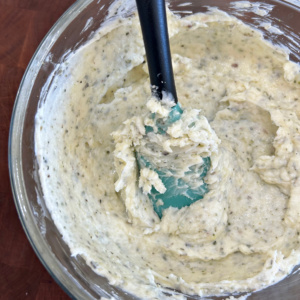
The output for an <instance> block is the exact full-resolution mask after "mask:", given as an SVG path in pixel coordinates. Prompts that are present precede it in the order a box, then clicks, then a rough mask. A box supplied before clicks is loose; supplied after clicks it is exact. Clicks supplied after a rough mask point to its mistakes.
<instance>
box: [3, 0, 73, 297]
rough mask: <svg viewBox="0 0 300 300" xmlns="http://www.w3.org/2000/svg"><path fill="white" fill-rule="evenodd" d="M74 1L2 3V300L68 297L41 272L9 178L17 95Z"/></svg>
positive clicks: (25, 0)
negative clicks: (10, 138) (29, 68)
mask: <svg viewBox="0 0 300 300" xmlns="http://www.w3.org/2000/svg"><path fill="white" fill-rule="evenodd" d="M74 2H75V1H74V0H0V20H1V22H0V299H1V300H2V299H3V300H6V299H8V300H10V299H12V300H16V299H44V300H48V299H49V300H52V299H55V300H56V299H62V300H64V299H69V297H68V296H67V295H66V294H65V293H64V291H63V290H62V289H61V288H60V287H59V286H58V285H57V284H56V282H55V281H54V280H53V279H52V278H51V276H50V275H49V274H48V272H47V271H46V270H45V268H44V267H43V265H42V264H41V262H40V261H39V259H38V258H37V256H36V255H35V253H34V251H33V249H32V248H31V246H30V244H29V242H28V240H27V238H26V235H25V233H24V231H23V229H22V226H21V223H20V221H19V218H18V215H17V212H16V208H15V205H14V202H13V196H12V192H11V189H10V184H9V175H8V160H7V157H8V151H7V145H8V132H9V124H10V118H11V113H12V109H13V105H14V100H15V97H16V93H17V90H18V87H19V84H20V81H21V78H22V76H23V74H24V71H25V69H26V66H27V65H28V62H29V61H30V59H31V57H32V55H33V53H34V51H35V49H36V48H37V47H38V45H39V43H40V42H41V40H42V39H43V37H44V36H45V34H46V33H47V32H48V31H49V29H50V28H51V27H52V25H53V24H54V23H55V21H56V20H57V19H58V18H59V17H60V16H61V15H62V13H63V12H64V11H65V10H66V9H67V8H68V7H69V6H70V5H71V4H72V3H74Z"/></svg>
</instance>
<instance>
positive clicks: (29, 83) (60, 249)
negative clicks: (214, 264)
mask: <svg viewBox="0 0 300 300" xmlns="http://www.w3.org/2000/svg"><path fill="white" fill-rule="evenodd" d="M234 2H236V1H227V0H189V1H188V2H186V1H185V0H171V1H170V8H171V10H173V11H174V12H175V13H177V14H180V15H182V16H184V15H187V14H190V13H196V12H203V11H206V10H207V6H213V7H217V8H219V9H221V10H223V11H225V12H227V13H229V14H231V15H233V16H235V17H237V18H239V19H241V20H243V21H244V22H245V23H246V24H249V25H251V26H253V27H255V28H258V29H259V30H261V31H262V32H263V34H264V36H265V38H266V39H268V40H270V41H272V42H273V43H274V44H276V45H280V46H284V47H285V48H287V49H289V50H290V58H291V60H293V61H295V62H299V61H300V54H299V51H300V47H299V42H300V10H299V8H300V2H299V1H297V0H289V1H276V0H262V1H260V2H259V3H260V4H259V7H260V8H261V9H262V10H261V12H259V11H258V10H257V9H258V6H256V4H257V2H256V1H250V2H251V3H252V4H254V6H253V5H252V6H251V7H249V5H247V3H246V2H244V4H243V3H242V4H240V5H234ZM112 3H113V0H94V1H92V0H88V1H87V0H81V1H77V2H76V3H75V4H74V5H73V6H72V7H70V9H68V10H67V11H66V12H65V14H64V15H63V16H62V17H61V18H60V19H59V20H58V22H57V23H56V24H55V25H54V26H53V28H52V29H51V30H50V32H49V33H48V34H47V36H46V37H45V39H44V40H43V42H42V43H41V45H40V46H39V48H38V49H37V51H36V53H35V55H34V56H33V58H32V60H31V62H30V64H29V66H28V68H27V70H26V73H25V75H24V77H23V80H22V82H21V85H20V88H19V91H18V94H17V97H16V102H15V106H14V111H13V115H12V120H11V127H10V138H9V170H10V179H11V186H12V191H13V195H14V200H15V205H16V207H17V211H18V214H19V217H20V219H21V222H22V225H23V228H24V230H25V232H26V234H27V237H28V239H29V241H30V243H31V245H32V247H33V248H34V250H35V252H36V254H37V255H38V257H39V258H40V260H41V262H42V263H43V264H44V266H45V267H46V269H47V270H48V271H49V273H50V274H51V275H52V276H53V278H54V279H55V280H56V281H57V282H58V283H59V284H60V286H61V287H62V288H63V289H64V290H65V291H66V293H67V294H68V295H69V296H70V297H72V298H76V299H99V298H100V297H107V298H111V297H114V298H115V299H137V298H136V297H134V296H132V295H129V294H128V293H126V292H124V291H122V290H121V289H119V288H117V287H114V286H112V285H110V284H109V283H108V281H107V280H106V279H105V278H103V277H100V276H98V275H97V274H95V273H94V272H93V271H92V270H91V269H90V268H89V267H88V266H87V265H86V264H85V262H84V260H83V259H82V258H80V257H72V256H71V255H70V251H69V249H68V246H67V245H66V244H65V243H64V241H63V239H62V237H61V235H60V233H59V232H58V230H57V228H56V227H55V225H54V223H53V221H52V219H51V216H50V214H49V212H48V210H47V207H46V206H45V203H44V199H43V192H42V189H41V185H40V182H39V178H38V175H37V161H36V157H35V154H34V117H35V114H36V111H37V107H38V105H39V101H42V100H43V99H45V96H46V95H47V90H48V88H49V86H50V85H51V76H53V75H55V72H54V74H53V71H54V70H55V66H56V65H57V64H60V63H62V62H63V61H64V58H65V55H66V53H69V52H70V51H73V50H76V49H77V48H78V47H80V46H81V45H82V44H84V43H85V42H86V41H87V40H88V39H89V38H90V37H91V36H92V34H93V32H95V31H96V30H97V29H98V28H99V27H100V26H101V24H102V23H103V22H104V20H105V19H106V18H107V12H108V8H109V6H110V5H111V4H112ZM132 3H133V1H132ZM133 8H134V4H132V5H131V7H126V9H124V12H123V13H124V14H127V15H130V13H131V11H132V9H133ZM271 8H272V9H271ZM264 10H265V11H268V10H270V12H269V13H268V14H267V15H264V13H263V11H264ZM268 24H269V25H270V24H271V25H272V26H273V27H271V30H270V27H269V26H268ZM272 28H273V29H272ZM49 79H50V80H49ZM187 298H188V299H199V297H196V296H188V297H187ZM223 298H224V297H215V299H223ZM225 298H226V297H225ZM248 299H272V300H276V299H286V300H289V299H290V300H291V299H300V278H299V273H298V272H297V269H295V271H294V272H293V273H292V274H291V275H290V276H288V277H287V278H286V279H284V280H283V281H281V282H279V283H278V284H276V285H274V286H271V287H269V288H266V289H264V290H262V291H259V292H256V293H254V294H252V295H251V296H250V297H249V298H248Z"/></svg>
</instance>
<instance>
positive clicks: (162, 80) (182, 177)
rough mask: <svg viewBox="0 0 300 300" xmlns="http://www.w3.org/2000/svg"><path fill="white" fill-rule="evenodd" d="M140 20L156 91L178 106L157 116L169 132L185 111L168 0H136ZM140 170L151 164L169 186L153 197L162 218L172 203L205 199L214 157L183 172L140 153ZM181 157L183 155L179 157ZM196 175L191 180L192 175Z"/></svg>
mask: <svg viewBox="0 0 300 300" xmlns="http://www.w3.org/2000/svg"><path fill="white" fill-rule="evenodd" d="M136 3H137V8H138V13H139V18H140V24H141V28H142V33H143V38H144V44H145V50H146V56H147V62H148V69H149V76H150V83H151V91H152V95H153V96H155V97H156V98H157V99H160V100H161V99H162V98H163V94H164V93H166V94H168V95H171V96H169V97H168V98H170V99H172V101H174V106H173V107H172V109H171V112H170V114H169V116H168V118H163V119H156V127H157V129H158V130H157V133H156V134H162V135H167V129H168V127H169V126H170V125H171V124H173V123H174V122H176V121H178V120H179V119H180V118H181V114H182V113H183V111H182V109H181V107H180V104H179V103H178V100H177V93H176V88H175V81H174V76H173V68H172V61H171V54H170V45H169V36H168V29H167V18H166V9H165V1H164V0H136ZM152 131H153V129H152V128H151V127H148V126H147V127H146V134H153V132H152ZM136 158H137V162H138V167H139V170H141V169H143V168H148V169H151V170H153V171H155V172H156V173H157V174H158V176H159V178H160V180H161V181H162V183H163V184H164V186H165V188H166V190H165V192H164V193H160V192H158V191H157V190H156V189H155V188H154V187H152V190H151V192H150V194H148V196H149V199H150V200H151V201H152V203H153V208H154V210H155V212H156V213H157V215H158V216H159V217H160V218H161V217H162V215H163V211H164V210H165V209H167V208H169V207H175V208H179V209H180V208H182V207H184V206H188V205H191V204H192V203H193V202H195V201H197V200H199V199H202V198H203V196H204V195H205V194H206V193H207V192H208V186H207V184H206V183H205V182H204V181H203V178H204V177H205V176H206V174H207V172H208V170H209V168H210V158H209V157H204V158H202V160H201V162H200V163H199V161H198V162H197V163H196V164H195V165H191V166H190V168H189V170H186V172H184V173H182V172H179V170H178V169H177V167H176V164H175V166H173V164H170V165H169V166H165V165H163V166H162V165H161V164H159V163H157V162H155V161H154V160H153V159H151V157H147V154H145V153H139V152H137V153H136ZM177 159H180V157H179V158H177ZM191 178H193V180H192V182H193V184H191V182H190V181H189V179H191Z"/></svg>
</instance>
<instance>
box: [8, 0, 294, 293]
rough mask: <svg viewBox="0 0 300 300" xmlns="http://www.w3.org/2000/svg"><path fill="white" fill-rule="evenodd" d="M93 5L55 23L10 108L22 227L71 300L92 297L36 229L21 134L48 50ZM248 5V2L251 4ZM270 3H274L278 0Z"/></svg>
mask: <svg viewBox="0 0 300 300" xmlns="http://www.w3.org/2000/svg"><path fill="white" fill-rule="evenodd" d="M93 1H95V0H77V1H75V2H74V3H73V4H72V5H71V6H70V7H69V8H68V9H67V10H66V11H65V12H64V13H63V14H62V15H61V16H60V18H59V19H58V20H57V21H56V22H55V23H54V25H53V26H52V27H51V28H50V30H49V31H48V32H47V34H46V35H45V36H44V38H43V39H42V41H41V42H40V44H39V46H38V47H37V49H36V50H35V52H34V54H33V56H32V58H31V60H30V62H29V63H28V66H27V67H26V70H25V72H24V74H23V76H22V79H21V82H20V85H19V88H18V91H17V94H16V97H15V102H14V105H13V110H12V115H11V120H10V127H9V137H8V170H9V178H10V185H11V190H12V194H13V199H14V204H15V206H16V210H17V213H18V217H19V219H20V222H21V225H22V227H23V230H24V232H25V234H26V236H27V239H28V241H29V242H30V245H31V247H32V248H33V250H34V252H35V254H36V255H37V257H38V258H39V260H40V262H41V263H42V264H43V266H44V267H45V269H46V270H47V272H48V273H49V274H50V276H51V277H52V278H53V279H54V280H55V282H56V283H57V284H58V285H59V286H60V287H61V288H62V289H63V291H64V292H65V293H66V294H67V295H68V296H69V297H70V298H71V299H87V298H91V294H89V293H88V292H87V291H86V290H83V289H82V288H80V286H79V285H78V284H76V283H77V281H76V279H75V278H74V277H72V275H70V274H69V273H68V272H67V271H66V270H65V268H64V267H63V265H62V264H61V263H60V262H59V261H58V260H57V259H56V257H55V256H54V254H53V253H52V251H51V248H50V246H49V245H48V244H47V242H46V241H45V239H44V237H43V235H42V233H41V231H40V230H39V229H38V227H37V225H36V223H35V221H34V215H33V212H32V210H31V208H30V206H29V203H28V202H27V201H26V199H28V198H27V193H26V188H25V184H24V175H23V166H22V134H23V129H24V120H25V116H26V115H25V114H24V113H23V112H24V111H25V108H26V106H27V104H28V101H29V99H30V94H31V91H32V83H33V82H34V81H35V79H36V77H37V75H38V71H39V70H40V68H41V66H42V63H43V62H44V60H45V58H46V56H47V55H48V52H49V50H50V49H51V47H52V46H53V44H54V43H55V41H56V40H57V38H58V37H59V36H60V35H61V34H62V33H63V32H64V30H65V29H66V28H67V27H68V25H69V24H70V23H71V22H72V21H73V20H74V19H75V18H76V17H77V16H78V15H79V14H80V13H81V11H82V10H83V9H84V8H85V7H86V6H88V5H89V4H91V3H92V2H93ZM98 1H100V0H98ZM170 1H171V0H167V2H170ZM249 1H250V2H251V1H252V0H249ZM273 1H274V2H277V1H278V0H273ZM281 2H283V3H285V4H286V5H289V6H292V7H295V8H297V9H299V8H300V2H297V0H281ZM59 270H60V271H61V270H63V273H59Z"/></svg>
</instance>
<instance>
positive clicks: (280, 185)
mask: <svg viewBox="0 0 300 300" xmlns="http://www.w3.org/2000/svg"><path fill="white" fill-rule="evenodd" d="M169 28H170V35H171V41H170V42H171V50H172V57H173V67H174V73H175V81H176V87H177V92H178V99H179V102H180V103H181V105H182V108H183V110H184V111H185V112H186V116H183V117H182V119H181V121H180V122H181V123H180V122H179V123H174V124H173V125H172V126H171V127H170V128H169V130H170V131H169V132H168V135H167V138H166V140H164V141H163V142H162V145H163V148H164V150H165V151H167V152H168V153H171V152H172V150H174V149H175V148H176V147H177V148H178V147H179V146H178V145H180V147H182V148H183V149H188V148H189V147H190V146H191V147H192V145H194V143H195V141H196V142H197V143H198V145H199V144H201V145H204V146H203V147H204V148H202V149H201V147H200V148H199V147H198V148H197V151H198V152H197V151H196V152H194V154H197V153H198V154H200V155H199V156H198V155H194V158H195V159H201V153H200V152H201V151H202V150H203V151H207V153H208V154H209V156H211V157H212V168H211V170H210V172H209V173H208V175H207V176H206V178H205V182H206V183H207V184H208V185H209V192H208V193H207V194H206V195H205V197H204V198H203V199H201V200H199V201H197V202H195V203H193V204H192V205H191V206H190V207H184V208H182V209H180V210H178V209H175V208H169V209H167V210H166V211H165V214H164V215H163V217H162V219H161V220H160V219H159V218H158V217H157V216H156V214H155V213H154V211H153V208H152V206H151V203H150V202H149V200H148V198H147V193H148V192H149V191H150V189H151V187H152V186H155V187H156V188H157V190H160V191H161V192H163V190H164V188H165V187H164V186H163V185H161V182H159V178H157V177H156V175H155V174H156V173H155V172H153V171H152V172H151V170H148V169H144V170H142V172H141V178H138V175H137V171H136V161H135V157H134V155H133V152H132V151H133V149H132V147H133V146H134V147H135V146H136V145H137V144H139V143H142V142H143V138H142V137H143V134H144V130H145V125H147V124H148V125H149V124H150V125H152V126H155V124H153V123H151V120H150V119H149V118H148V119H147V118H146V117H143V116H146V115H147V113H148V111H149V109H150V111H154V110H155V112H156V113H160V114H164V113H165V112H164V111H163V109H166V108H165V107H164V106H160V105H159V104H158V103H157V102H155V101H154V100H150V102H149V99H150V98H151V97H150V83H149V78H148V74H147V66H146V63H145V53H144V48H143V40H142V36H141V32H140V28H139V23H138V18H137V16H133V17H130V18H127V19H119V20H116V21H115V22H112V23H110V25H109V26H107V27H105V28H103V29H102V30H100V31H99V33H98V34H97V35H96V36H95V38H94V39H93V40H92V41H90V42H89V43H88V44H87V45H86V46H84V47H82V48H81V49H79V50H78V51H76V53H74V54H72V55H70V56H69V57H68V59H67V61H66V62H65V63H63V64H62V65H61V67H60V70H59V72H57V73H56V75H55V76H54V78H53V82H52V85H51V88H50V91H49V93H48V95H47V99H46V101H45V102H44V103H41V105H40V107H39V109H38V112H37V115H36V130H35V151H36V156H37V159H38V163H39V175H40V180H41V184H42V188H43V193H44V197H45V201H46V204H47V207H48V209H49V211H50V212H51V215H52V218H53V220H54V222H55V224H56V226H57V228H58V229H59V231H60V232H61V234H62V236H63V238H64V240H65V242H66V243H67V244H68V245H69V247H70V250H71V253H72V255H74V256H76V255H80V256H82V257H83V258H84V259H85V260H86V262H87V264H89V265H90V266H91V267H92V269H93V270H94V271H95V272H97V273H99V274H101V275H104V276H106V277H107V278H108V280H109V281H110V283H111V284H113V285H118V286H120V287H122V288H123V289H125V290H126V291H128V292H130V293H133V294H135V295H137V296H139V297H141V298H144V299H165V298H167V297H168V296H167V295H166V294H165V293H164V292H167V293H168V294H169V295H170V293H171V290H170V289H176V290H177V291H180V292H183V293H187V294H192V295H193V294H196V295H200V296H202V295H217V294H225V293H235V292H249V291H254V290H258V289H261V288H264V287H266V286H268V285H271V284H274V283H276V282H278V281H279V280H281V279H282V278H284V277H285V276H286V275H287V274H289V273H290V272H291V271H292V269H293V267H294V266H296V265H297V264H298V263H299V262H300V246H299V232H300V205H299V200H300V199H299V197H300V196H299V195H300V179H299V170H300V159H299V151H300V149H299V147H300V135H299V130H300V122H299V119H298V116H299V115H300V101H299V97H300V95H299V91H300V90H299V87H300V77H299V68H298V66H297V65H295V64H293V63H292V62H290V61H289V60H288V58H287V55H286V54H285V53H283V52H282V51H280V50H278V49H276V48H275V47H273V46H272V45H270V44H269V43H267V42H266V41H264V40H263V38H262V36H261V34H260V33H259V32H257V31H255V30H253V29H252V28H250V27H247V26H246V25H244V24H243V23H241V22H240V21H238V20H236V19H235V18H232V17H230V16H228V15H226V14H224V13H222V12H218V11H213V12H208V13H206V14H197V15H191V16H188V17H186V18H183V19H180V18H178V17H176V16H174V15H172V14H169ZM151 101H152V102H151ZM153 101H154V102H153ZM147 103H148V108H147ZM196 115H197V118H196V119H197V122H198V121H199V122H200V123H201V124H200V123H199V124H198V125H199V126H198V125H197V124H196V123H194V124H193V125H195V124H196V125H197V126H198V127H195V128H197V130H196V131H195V130H194V131H193V128H194V127H193V126H190V127H189V125H191V124H192V123H193V122H194V121H193V122H190V123H189V121H187V123H184V122H185V120H187V119H189V120H191V119H193V118H194V119H195V116H196ZM200 115H201V117H199V116H200ZM149 122H150V123H149ZM191 141H192V142H193V143H192V142H191ZM180 147H179V148H180ZM185 147H186V148H185ZM170 150H171V151H170ZM199 151H200V152H199ZM182 155H183V156H184V157H185V159H187V160H188V159H190V156H189V155H187V154H186V153H183V154H182ZM199 157H200V158H199ZM175 294H176V293H175V292H174V294H172V295H171V296H170V297H171V298H175V297H177V296H175Z"/></svg>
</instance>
